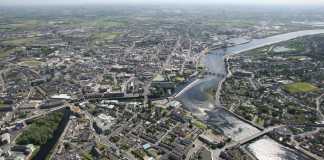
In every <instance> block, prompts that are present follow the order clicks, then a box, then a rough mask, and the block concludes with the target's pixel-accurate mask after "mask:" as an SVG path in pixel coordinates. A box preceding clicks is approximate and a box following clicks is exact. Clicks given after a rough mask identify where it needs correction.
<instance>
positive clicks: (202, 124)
mask: <svg viewBox="0 0 324 160" xmlns="http://www.w3.org/2000/svg"><path fill="white" fill-rule="evenodd" d="M192 124H193V125H194V126H196V127H197V128H200V129H207V128H208V127H207V125H206V124H204V123H203V122H200V121H199V120H196V119H193V120H192Z"/></svg>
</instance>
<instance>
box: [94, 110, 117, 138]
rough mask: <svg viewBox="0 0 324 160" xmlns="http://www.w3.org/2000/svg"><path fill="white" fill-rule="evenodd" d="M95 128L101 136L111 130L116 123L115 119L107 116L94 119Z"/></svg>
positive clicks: (103, 115) (102, 115) (101, 115)
mask: <svg viewBox="0 0 324 160" xmlns="http://www.w3.org/2000/svg"><path fill="white" fill-rule="evenodd" d="M94 122H95V123H94V128H95V130H96V132H98V133H99V134H101V133H103V132H105V131H107V130H109V129H110V128H111V126H112V125H114V124H115V123H116V121H115V118H114V117H112V116H108V115H106V114H100V115H98V116H97V117H95V118H94Z"/></svg>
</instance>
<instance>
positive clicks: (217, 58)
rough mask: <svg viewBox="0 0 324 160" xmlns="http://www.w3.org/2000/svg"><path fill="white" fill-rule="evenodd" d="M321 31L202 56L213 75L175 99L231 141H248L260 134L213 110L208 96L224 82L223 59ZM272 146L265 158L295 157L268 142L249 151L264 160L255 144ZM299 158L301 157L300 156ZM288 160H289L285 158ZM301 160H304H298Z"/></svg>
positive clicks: (252, 145)
mask: <svg viewBox="0 0 324 160" xmlns="http://www.w3.org/2000/svg"><path fill="white" fill-rule="evenodd" d="M323 33H324V29H318V30H304V31H297V32H290V33H286V34H280V35H275V36H271V37H267V38H263V39H254V40H252V41H251V42H249V43H245V44H241V45H237V46H233V47H229V48H226V49H217V50H214V51H211V52H210V53H209V54H207V55H206V56H204V58H203V59H202V63H203V64H204V65H205V67H206V68H207V70H208V72H211V73H214V74H210V75H207V76H205V77H204V78H203V79H199V80H198V82H197V81H196V82H195V83H194V84H192V85H190V86H191V87H190V88H186V90H185V92H182V94H180V95H178V96H177V97H176V99H177V100H179V101H180V102H182V104H183V105H184V107H185V108H187V109H188V110H190V111H191V112H192V113H193V114H194V115H196V116H197V117H199V118H201V119H202V120H205V121H206V122H207V123H208V125H209V126H212V127H214V128H217V129H219V130H220V131H222V132H223V133H224V134H225V135H227V136H228V137H230V138H232V139H233V140H235V141H239V140H241V139H244V138H247V137H249V136H250V135H253V134H256V133H258V132H260V131H259V130H258V129H257V128H255V127H253V126H251V125H249V124H247V123H245V122H243V121H241V120H240V119H238V118H236V117H234V116H233V115H231V114H228V112H225V111H224V110H222V109H220V108H219V107H216V106H215V98H214V97H215V96H214V95H211V94H208V91H209V90H211V89H214V90H215V89H217V87H218V85H219V83H220V82H221V80H222V79H223V77H222V76H215V75H226V69H225V62H224V59H225V56H231V55H234V54H239V53H242V52H245V51H248V50H252V49H256V48H259V47H263V46H267V45H271V44H275V43H279V42H282V41H287V40H291V39H295V38H298V37H302V36H308V35H315V34H323ZM268 143H269V144H271V146H273V147H274V148H273V150H272V151H273V152H269V153H268V154H267V155H271V156H272V158H273V159H278V160H279V159H282V157H286V158H287V157H294V156H295V154H291V153H290V151H287V150H286V149H285V148H283V147H281V145H280V144H279V143H277V142H275V141H273V140H271V139H261V140H258V141H256V142H255V143H253V144H251V145H250V146H249V147H250V148H249V150H250V151H251V152H252V154H254V155H255V156H257V157H258V159H259V160H267V159H268V158H267V157H264V156H260V155H262V152H261V151H262V150H261V151H260V150H258V147H255V146H257V145H258V144H268ZM299 156H300V157H303V156H302V155H301V154H300V155H299ZM288 159H291V158H288ZM301 159H304V158H301Z"/></svg>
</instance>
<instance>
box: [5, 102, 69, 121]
mask: <svg viewBox="0 0 324 160" xmlns="http://www.w3.org/2000/svg"><path fill="white" fill-rule="evenodd" d="M65 107H66V106H65V105H63V106H61V107H56V108H52V109H50V110H48V111H45V112H42V113H40V114H36V115H33V116H31V117H28V118H25V119H18V120H16V121H15V122H12V123H11V124H10V125H15V124H17V123H24V122H26V121H28V120H32V119H35V118H38V117H41V116H45V115H47V114H50V113H52V112H55V111H57V110H60V109H63V108H65Z"/></svg>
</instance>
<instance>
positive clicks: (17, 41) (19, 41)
mask: <svg viewBox="0 0 324 160" xmlns="http://www.w3.org/2000/svg"><path fill="white" fill-rule="evenodd" d="M35 40H36V38H35V37H28V38H16V39H9V40H4V41H2V42H1V43H2V44H5V45H14V46H21V45H30V44H32V43H33V42H34V41H35Z"/></svg>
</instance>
